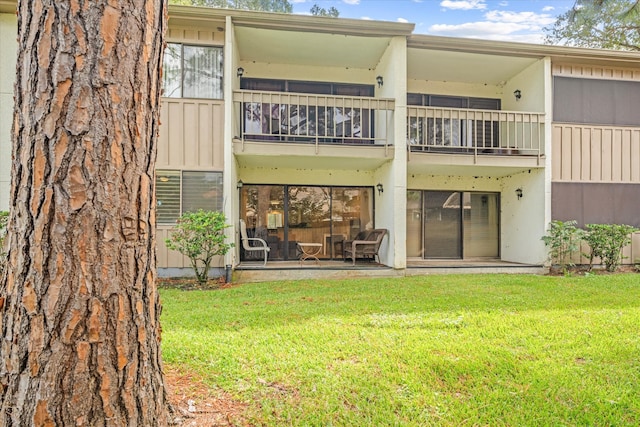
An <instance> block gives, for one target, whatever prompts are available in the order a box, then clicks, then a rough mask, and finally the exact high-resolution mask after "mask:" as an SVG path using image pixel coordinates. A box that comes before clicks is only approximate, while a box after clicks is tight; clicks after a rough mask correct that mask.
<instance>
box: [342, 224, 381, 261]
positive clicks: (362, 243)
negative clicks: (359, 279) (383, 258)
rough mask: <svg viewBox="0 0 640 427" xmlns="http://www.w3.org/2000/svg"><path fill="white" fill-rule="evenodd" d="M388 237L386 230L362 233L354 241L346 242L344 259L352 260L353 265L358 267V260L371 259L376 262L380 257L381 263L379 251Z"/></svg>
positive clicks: (378, 229) (379, 229) (377, 229)
mask: <svg viewBox="0 0 640 427" xmlns="http://www.w3.org/2000/svg"><path fill="white" fill-rule="evenodd" d="M386 235H387V229H386V228H375V229H373V230H368V231H361V232H360V233H358V234H357V235H356V238H355V239H354V240H351V241H347V242H344V259H345V260H346V259H347V258H351V260H352V261H353V265H356V258H371V259H373V260H374V261H375V260H376V257H378V262H380V255H378V251H379V250H380V245H381V244H382V239H384V236H386Z"/></svg>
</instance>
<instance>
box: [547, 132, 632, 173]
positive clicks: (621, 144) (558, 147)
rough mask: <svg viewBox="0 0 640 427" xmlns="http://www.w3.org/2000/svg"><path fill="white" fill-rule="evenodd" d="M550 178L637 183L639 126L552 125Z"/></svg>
mask: <svg viewBox="0 0 640 427" xmlns="http://www.w3.org/2000/svg"><path fill="white" fill-rule="evenodd" d="M552 147H553V148H552V153H553V158H552V173H553V175H552V180H553V181H557V182H560V181H564V182H611V183H640V128H637V127H607V126H591V125H574V124H560V123H555V124H554V125H553V144H552Z"/></svg>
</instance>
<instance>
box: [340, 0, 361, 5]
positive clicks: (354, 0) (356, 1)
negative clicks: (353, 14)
mask: <svg viewBox="0 0 640 427" xmlns="http://www.w3.org/2000/svg"><path fill="white" fill-rule="evenodd" d="M342 1H343V2H344V3H346V4H360V0H342Z"/></svg>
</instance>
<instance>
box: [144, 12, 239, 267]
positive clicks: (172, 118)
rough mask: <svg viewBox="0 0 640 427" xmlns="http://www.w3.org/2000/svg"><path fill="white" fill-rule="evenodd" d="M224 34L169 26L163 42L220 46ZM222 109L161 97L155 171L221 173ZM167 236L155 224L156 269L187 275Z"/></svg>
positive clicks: (217, 103)
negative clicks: (166, 243)
mask: <svg viewBox="0 0 640 427" xmlns="http://www.w3.org/2000/svg"><path fill="white" fill-rule="evenodd" d="M224 35H225V31H224V25H223V24H221V25H220V27H216V28H215V29H211V28H197V27H196V28H183V27H170V28H169V29H168V31H167V41H169V42H179V43H190V44H196V45H211V46H221V45H223V43H224ZM225 76H226V77H225V82H226V81H228V79H229V77H228V76H229V74H228V73H226V72H225ZM224 108H225V102H224V101H223V100H212V99H190V98H162V100H161V109H160V123H161V125H160V132H159V140H158V157H157V160H156V169H172V170H197V171H222V170H224V123H225V120H224V117H225V111H224ZM170 233H171V227H170V226H167V225H159V226H158V228H157V265H158V268H159V269H167V268H170V269H173V272H174V274H176V273H177V272H179V273H178V274H179V275H181V274H183V273H184V274H190V273H191V271H190V268H191V266H190V261H189V259H188V258H187V257H185V256H182V255H181V254H180V253H179V252H177V251H172V250H169V249H167V247H166V245H165V243H164V241H165V239H166V238H168V237H169V235H170ZM211 265H212V266H214V267H220V266H223V265H224V260H223V259H222V257H217V258H215V259H214V260H213V262H212V264H211ZM180 269H185V271H182V272H181V270H180ZM160 274H162V271H161V273H160Z"/></svg>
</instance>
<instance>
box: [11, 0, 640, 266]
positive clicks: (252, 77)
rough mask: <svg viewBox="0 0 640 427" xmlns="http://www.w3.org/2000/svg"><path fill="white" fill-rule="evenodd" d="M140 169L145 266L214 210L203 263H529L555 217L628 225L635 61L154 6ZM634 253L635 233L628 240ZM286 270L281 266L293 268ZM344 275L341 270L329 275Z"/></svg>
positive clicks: (349, 23) (638, 67) (639, 200)
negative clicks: (354, 255)
mask: <svg viewBox="0 0 640 427" xmlns="http://www.w3.org/2000/svg"><path fill="white" fill-rule="evenodd" d="M14 10H15V3H14V2H12V1H2V0H0V12H2V13H1V14H0V53H2V55H3V58H4V59H5V60H4V61H3V63H2V64H0V77H1V80H0V97H1V99H0V109H1V111H0V209H6V208H7V207H8V188H9V172H10V169H9V156H10V149H9V145H10V135H9V133H10V124H11V114H12V106H11V105H12V99H13V98H12V96H13V95H12V90H13V83H12V79H13V76H14V74H15V71H14V70H15V61H14V60H13V61H12V58H15V43H14V40H15V36H14V34H15V32H16V22H15V21H16V17H15V14H14V13H13V11H14ZM169 16H170V20H169V30H168V33H167V43H168V44H167V48H166V51H165V66H164V69H165V72H164V97H163V98H162V110H161V114H162V120H161V121H162V127H161V129H160V143H159V150H158V159H157V164H156V175H157V179H156V182H157V183H156V194H157V199H158V207H157V223H158V266H159V267H160V268H161V269H163V272H164V274H183V272H184V271H183V270H184V269H185V268H187V267H188V266H189V264H188V262H187V261H186V260H185V259H184V258H183V257H182V256H180V255H179V254H178V253H176V252H173V251H169V250H167V249H166V248H165V246H164V244H163V243H162V242H163V240H164V238H165V237H166V236H168V235H169V233H170V232H171V228H172V224H174V223H175V220H176V219H177V218H178V217H179V216H180V214H181V213H182V212H185V211H188V210H193V209H198V208H203V209H217V210H222V211H224V212H225V214H226V216H227V218H229V222H230V223H231V224H232V227H230V228H229V230H228V232H229V236H230V239H231V240H232V241H234V242H235V243H236V247H235V248H234V250H233V251H232V252H231V253H230V254H228V255H227V258H226V259H220V260H218V263H217V264H218V266H224V265H232V266H233V267H237V266H239V265H240V266H241V265H243V264H244V265H246V264H251V263H254V264H255V263H256V260H257V259H259V258H260V256H261V254H259V253H258V254H255V253H253V251H251V252H248V251H244V250H243V249H242V244H241V242H240V233H239V221H240V220H242V221H244V223H245V224H246V229H247V232H248V234H249V235H250V237H259V238H262V239H263V240H265V241H266V242H267V244H268V246H269V253H268V258H269V260H270V261H269V263H270V264H272V263H283V264H284V263H286V262H287V261H293V260H296V261H297V260H298V259H299V256H300V252H299V247H300V246H299V243H313V244H316V245H317V248H318V251H317V252H318V253H317V256H318V258H320V260H321V262H325V261H326V262H331V261H342V260H343V258H344V252H343V251H344V246H345V245H344V242H346V241H349V240H352V239H353V238H354V237H355V236H357V235H358V233H360V232H362V231H364V230H368V229H373V228H375V229H386V230H387V231H388V234H387V236H386V238H385V240H384V241H383V244H382V245H381V247H380V251H379V260H380V263H381V264H383V265H385V266H388V267H391V268H392V269H393V270H395V271H397V272H399V273H402V272H403V271H405V270H406V269H408V268H412V267H420V266H428V265H429V263H431V262H435V261H442V260H446V261H447V262H448V263H450V265H456V263H459V264H460V265H462V264H463V263H465V262H467V261H469V260H474V261H476V262H482V261H483V260H486V261H496V260H498V261H502V262H505V263H513V265H542V264H544V263H545V261H546V248H545V246H544V244H543V242H542V241H541V237H542V236H543V235H544V234H545V230H546V227H547V225H548V223H549V222H550V221H551V220H552V219H562V220H567V219H576V220H578V221H579V222H580V223H581V224H586V223H593V222H609V223H612V222H616V223H626V224H631V225H635V226H640V215H639V214H638V212H640V115H638V114H637V111H638V110H639V109H640V108H639V107H640V56H639V55H638V54H635V53H629V52H617V51H616V52H614V51H603V50H590V49H577V48H566V47H555V46H541V45H530V44H520V43H506V42H494V41H483V40H470V39H460V38H443V37H433V36H426V35H418V34H414V33H413V30H414V25H413V24H407V23H397V22H380V21H366V20H350V19H335V18H324V17H310V16H297V15H296V16H291V15H283V14H273V13H262V12H249V11H236V10H229V9H210V8H196V7H187V6H171V7H170V9H169ZM626 255H627V256H628V257H629V258H628V261H629V260H631V261H632V260H633V259H634V258H640V236H638V235H636V236H634V243H633V245H632V247H629V248H627V252H626ZM294 265H295V264H294ZM345 265H347V264H345Z"/></svg>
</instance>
